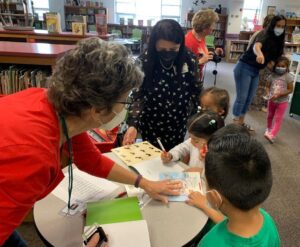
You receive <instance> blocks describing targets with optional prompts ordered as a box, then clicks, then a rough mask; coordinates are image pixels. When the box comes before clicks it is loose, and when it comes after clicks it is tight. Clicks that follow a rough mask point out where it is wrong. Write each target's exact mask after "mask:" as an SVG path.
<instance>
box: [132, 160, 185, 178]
mask: <svg viewBox="0 0 300 247" xmlns="http://www.w3.org/2000/svg"><path fill="white" fill-rule="evenodd" d="M129 168H130V169H132V170H133V171H135V172H136V173H138V174H141V175H142V176H143V177H145V178H147V179H149V180H153V181H158V180H160V174H161V173H168V172H182V171H183V170H184V169H183V168H182V167H181V166H180V165H179V163H177V162H171V163H169V164H163V162H162V160H161V159H160V157H156V158H153V159H151V160H145V161H142V162H140V163H137V164H135V165H131V166H129Z"/></svg>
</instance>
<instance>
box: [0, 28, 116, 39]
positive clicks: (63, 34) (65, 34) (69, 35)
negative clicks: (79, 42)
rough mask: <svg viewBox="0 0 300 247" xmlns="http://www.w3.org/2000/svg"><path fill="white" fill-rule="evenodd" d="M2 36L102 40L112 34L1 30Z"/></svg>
mask: <svg viewBox="0 0 300 247" xmlns="http://www.w3.org/2000/svg"><path fill="white" fill-rule="evenodd" d="M0 34H15V35H33V36H48V37H61V38H63V37H65V38H89V37H99V38H101V39H104V40H106V39H109V37H110V36H111V35H110V34H107V35H98V34H97V33H86V34H85V35H83V36H82V35H76V34H73V33H72V32H60V33H49V32H48V31H47V30H38V29H37V30H33V31H17V30H0Z"/></svg>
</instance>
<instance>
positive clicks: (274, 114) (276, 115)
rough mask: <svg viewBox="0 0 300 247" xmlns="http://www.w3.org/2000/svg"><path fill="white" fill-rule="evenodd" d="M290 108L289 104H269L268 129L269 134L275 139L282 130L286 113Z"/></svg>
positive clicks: (271, 102) (270, 102)
mask: <svg viewBox="0 0 300 247" xmlns="http://www.w3.org/2000/svg"><path fill="white" fill-rule="evenodd" d="M288 106H289V103H288V102H281V103H275V102H273V101H269V102H268V121H267V127H268V130H269V133H270V134H271V135H272V136H273V137H275V136H276V135H277V133H278V132H279V130H280V127H281V123H282V120H283V118H284V113H285V111H286V109H287V107H288Z"/></svg>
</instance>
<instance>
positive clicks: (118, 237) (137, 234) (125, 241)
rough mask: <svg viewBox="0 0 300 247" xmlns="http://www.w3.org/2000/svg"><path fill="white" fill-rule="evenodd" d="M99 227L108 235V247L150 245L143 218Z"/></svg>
mask: <svg viewBox="0 0 300 247" xmlns="http://www.w3.org/2000/svg"><path fill="white" fill-rule="evenodd" d="M101 227H102V228H103V230H104V232H105V233H106V234H107V236H108V245H109V247H120V246H122V247H140V246H143V247H150V246H151V244H150V238H149V231H148V226H147V222H146V221H145V220H138V221H128V222H121V223H113V224H104V225H101ZM86 228H87V227H85V230H86ZM83 246H85V245H83Z"/></svg>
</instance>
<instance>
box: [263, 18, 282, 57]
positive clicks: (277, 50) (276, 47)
mask: <svg viewBox="0 0 300 247" xmlns="http://www.w3.org/2000/svg"><path fill="white" fill-rule="evenodd" d="M281 20H284V21H285V25H286V18H285V17H284V16H283V15H276V16H274V17H273V19H272V20H271V22H270V24H269V25H268V26H267V28H266V29H265V31H264V32H265V35H266V41H267V42H266V44H267V45H266V46H265V47H264V49H265V50H266V51H267V50H268V51H269V52H270V53H271V54H272V55H273V56H274V57H273V58H272V60H277V59H278V58H279V57H280V56H281V55H282V54H283V49H284V39H285V29H284V32H283V33H282V34H281V35H280V36H276V35H275V33H274V28H275V26H276V23H277V22H278V21H281Z"/></svg>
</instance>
